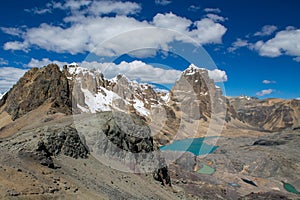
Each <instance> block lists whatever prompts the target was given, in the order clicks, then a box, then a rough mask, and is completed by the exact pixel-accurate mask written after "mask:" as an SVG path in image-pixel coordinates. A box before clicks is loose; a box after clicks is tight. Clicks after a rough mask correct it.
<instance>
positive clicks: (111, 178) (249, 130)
mask: <svg viewBox="0 0 300 200" xmlns="http://www.w3.org/2000/svg"><path fill="white" fill-rule="evenodd" d="M299 129H300V100H296V99H294V100H283V99H257V98H251V97H245V96H241V97H226V96H224V95H223V94H222V90H221V89H220V88H219V87H217V86H216V85H215V83H214V81H213V80H212V79H210V78H209V75H208V71H207V70H206V69H202V68H198V67H196V66H194V65H191V66H190V67H189V68H187V69H186V70H185V71H183V73H182V75H181V76H180V78H179V79H178V80H177V81H176V82H175V84H174V86H173V87H172V89H171V90H170V91H165V90H160V89H157V88H156V87H155V86H153V85H151V84H147V83H138V82H136V81H130V80H129V79H128V78H126V76H124V75H122V74H119V75H118V76H116V77H115V78H112V79H107V78H105V74H102V72H101V71H99V70H97V69H86V68H82V67H80V66H78V65H77V64H76V63H73V64H70V65H65V66H63V68H62V69H60V68H59V66H57V65H56V64H50V65H48V66H44V67H42V68H32V69H30V70H29V71H28V72H26V73H25V75H24V76H23V77H22V78H20V80H19V81H18V82H17V83H16V84H15V85H14V86H13V87H12V88H11V89H10V90H9V91H8V92H7V93H5V94H4V95H3V96H2V95H1V96H0V138H1V141H0V144H1V148H2V150H3V151H4V152H5V153H4V154H3V155H2V156H1V158H0V162H1V163H4V162H5V160H6V158H9V157H10V158H12V159H11V160H10V161H9V162H7V163H6V164H5V165H3V166H2V168H3V169H4V171H6V172H5V173H0V176H1V178H2V179H3V180H5V184H4V186H1V187H0V191H1V194H3V195H2V196H1V197H2V198H8V197H9V198H11V197H13V196H21V197H24V198H25V197H28V198H29V199H35V198H36V197H38V198H41V199H42V198H48V197H49V198H50V197H51V198H52V197H53V198H55V197H62V198H68V199H69V198H72V196H74V195H78V196H79V197H80V198H90V199H91V198H92V199H95V198H97V197H99V195H100V196H101V198H104V199H106V198H112V197H113V196H114V195H115V196H114V197H115V198H136V199H148V198H155V199H156V198H159V199H174V198H187V199H194V198H196V197H197V198H204V199H205V197H208V198H210V199H237V198H240V197H242V198H244V199H258V197H259V196H260V197H261V198H262V199H264V198H269V199H272V198H273V199H276V198H279V197H280V198H282V199H285V198H286V199H288V197H289V198H294V196H293V195H292V194H289V193H286V192H283V193H278V190H277V188H278V184H279V183H278V182H279V180H278V179H281V178H283V177H288V178H287V179H290V180H292V181H294V182H297V178H295V177H292V175H291V174H292V171H290V170H286V171H285V170H284V169H286V167H288V166H293V169H295V170H296V169H299V166H298V165H293V164H290V165H287V166H286V165H282V166H283V167H284V169H281V166H279V165H278V163H281V162H282V160H283V159H285V158H283V157H282V156H279V155H281V154H280V153H278V154H277V155H278V156H277V157H276V156H275V157H274V156H273V158H274V159H275V161H274V163H273V166H277V165H278V167H277V168H276V169H274V170H273V172H274V173H275V172H278V173H279V175H278V176H277V175H276V176H275V175H274V177H273V176H271V175H269V176H268V175H267V173H268V172H267V171H264V170H260V171H257V170H256V169H254V168H253V159H257V158H259V157H255V156H254V157H253V155H249V151H250V150H249V149H247V150H245V149H242V150H241V149H237V148H238V147H239V148H244V147H242V146H238V147H231V146H230V145H229V144H230V141H229V140H231V142H233V141H235V142H236V143H241V144H244V145H246V146H248V147H249V148H260V147H265V146H267V147H268V148H269V149H266V150H265V151H264V152H265V153H262V155H264V156H266V157H267V156H270V153H271V152H275V150H274V149H272V148H275V149H276V148H277V146H282V148H283V149H288V148H289V147H290V146H293V145H295V143H296V141H298V139H299V138H297V134H290V132H293V133H294V132H296V133H297V130H299ZM286 133H288V134H286ZM208 136H218V137H221V139H220V140H219V141H218V142H217V144H218V145H219V146H220V148H219V149H218V150H217V151H216V153H213V154H212V155H209V156H207V157H206V158H204V160H205V161H207V162H213V163H214V164H215V168H216V169H219V168H221V166H223V167H224V171H225V172H226V173H224V175H222V174H220V172H219V171H218V172H216V173H215V174H216V176H215V177H212V178H209V177H206V175H205V176H201V177H199V176H198V175H195V174H194V172H193V170H191V169H187V168H186V165H187V164H188V163H190V164H191V166H193V165H195V163H194V162H198V161H199V160H201V162H203V159H200V158H199V157H195V156H194V155H190V154H189V153H187V154H184V155H183V156H182V158H181V159H183V161H179V160H178V161H177V163H176V162H175V164H174V163H173V164H171V165H170V166H168V165H167V164H166V162H167V160H164V159H163V158H162V154H161V152H160V151H159V148H160V147H161V146H163V145H167V144H170V143H172V142H173V141H175V140H181V139H186V138H199V137H208ZM289 138H290V139H289ZM272 142H273V143H272ZM256 150H257V149H256ZM256 150H255V151H256ZM293 150H295V149H291V151H292V153H291V155H290V156H291V157H289V156H288V157H289V159H287V160H289V161H288V162H297V158H295V153H294V152H293ZM239 151H240V152H241V153H240V154H238V153H237V152H239ZM258 151H259V150H257V152H258ZM276 151H277V150H276ZM289 151H290V150H289ZM289 151H288V150H287V152H289ZM151 152H155V153H151ZM156 152H158V153H156ZM266 152H269V154H268V153H266ZM142 153H146V154H142ZM103 155H104V157H105V158H103V157H102V156H103ZM233 155H235V158H233ZM245 155H247V156H245ZM224 156H225V157H224ZM226 157H228V158H230V160H226ZM252 157H253V159H252ZM271 157H272V156H271ZM107 158H113V159H112V160H114V161H116V163H114V162H113V161H111V162H112V163H111V164H110V166H104V165H103V163H102V164H101V163H100V164H99V163H98V164H96V160H102V159H107ZM124 158H126V159H127V160H126V162H125V161H123V160H124ZM153 158H155V159H154V160H156V161H155V162H154V163H152V161H153ZM261 159H263V158H261ZM127 161H128V163H127ZM107 162H110V161H107ZM124 162H125V164H124ZM222 162H223V163H222ZM120 163H122V164H124V166H125V167H124V170H125V168H126V170H128V171H129V172H133V174H132V173H129V174H128V173H126V172H128V171H126V170H125V171H126V172H124V173H123V172H118V171H116V170H113V169H112V168H111V166H114V168H118V166H120ZM150 163H151V164H150ZM180 163H181V164H180ZM182 163H185V164H184V165H182ZM224 163H225V164H224ZM261 164H262V165H263V166H266V165H268V159H263V160H262V163H261ZM16 166H17V167H16ZM73 166H74V167H73ZM75 166H76V167H75ZM96 166H97V168H102V172H101V173H100V172H99V173H100V174H98V172H97V170H95V169H96ZM122 166H123V165H122ZM149 166H150V168H151V167H153V166H154V168H155V169H152V170H149V169H147V167H149ZM158 166H160V167H158ZM263 166H261V167H262V168H263ZM268 166H269V165H268ZM127 167H128V169H127ZM93 168H95V169H93ZM104 169H105V170H104ZM122 169H123V167H122ZM232 169H234V170H233V171H232ZM249 169H250V170H249ZM14 170H15V171H16V172H14ZM247 170H249V171H250V172H249V173H248V174H247V176H248V178H249V177H250V178H251V177H252V178H253V177H256V178H257V182H258V183H260V184H262V185H264V186H263V187H262V189H261V190H259V189H255V190H254V193H251V192H253V191H252V190H251V187H250V188H249V186H248V185H246V186H245V187H241V188H234V187H230V186H228V184H227V185H226V184H225V182H224V181H225V180H226V179H229V178H232V177H233V175H235V176H238V177H239V176H240V175H245V171H247ZM100 171H101V170H100ZM149 171H151V173H149ZM18 172H19V174H21V175H20V176H19V175H18ZM89 172H90V173H89ZM152 172H153V173H152ZM95 174H96V175H98V176H99V177H97V178H96V177H95ZM141 174H142V175H141ZM149 174H151V176H149ZM179 174H180V175H179ZM28 177H29V178H28ZM124 177H125V178H124ZM126 177H127V178H126ZM150 177H153V178H150ZM296 177H298V176H296ZM77 178H78V179H77ZM94 178H95V179H94ZM259 178H265V179H259ZM27 179H28V180H27ZM29 179H30V180H29ZM142 179H146V180H147V181H148V182H147V183H149V184H148V185H147V184H143V183H142V182H143V181H142ZM267 179H268V180H267ZM24 180H27V181H29V182H30V183H31V185H30V186H28V187H25V186H24V185H22V184H21V182H22V181H24ZM154 180H157V181H158V182H160V183H161V184H162V185H164V187H163V188H160V187H159V184H157V183H156V182H155V181H154ZM172 180H173V181H172ZM299 180H300V179H299ZM35 181H36V182H37V183H35ZM49 181H51V184H47V183H48V182H49ZM265 182H267V183H265ZM172 183H173V184H172ZM267 184H269V185H270V187H271V186H272V187H271V188H276V189H275V190H274V189H270V190H269V189H268V187H267V186H266V185H267ZM276 184H277V185H276ZM37 185H38V186H37ZM50 185H51V186H50ZM133 185H139V186H138V187H139V189H140V191H135V190H133V189H132V188H134V187H135V186H133ZM274 185H275V186H276V187H275V186H274ZM273 186H274V187H273ZM10 188H13V189H10ZM79 188H80V189H79ZM192 188H194V189H192ZM195 188H198V189H195ZM252 189H253V188H252ZM198 190H199V191H201V193H197V192H195V191H198ZM151 191H155V192H156V193H153V192H151ZM279 191H280V189H279ZM143 195H144V196H143Z"/></svg>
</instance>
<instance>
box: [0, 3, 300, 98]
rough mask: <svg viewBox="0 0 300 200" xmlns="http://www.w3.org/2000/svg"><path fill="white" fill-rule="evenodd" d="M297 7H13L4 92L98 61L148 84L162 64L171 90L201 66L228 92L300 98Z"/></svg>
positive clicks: (7, 7)
mask: <svg viewBox="0 0 300 200" xmlns="http://www.w3.org/2000/svg"><path fill="white" fill-rule="evenodd" d="M299 8H300V2H299V1H298V0H288V1H283V0H272V1H269V0H264V1H258V0H251V1H250V0H243V1H235V0H226V1H224V0H203V1H192V0H187V1H181V0H153V1H152V0H147V1H93V2H90V1H75V0H66V1H57V2H56V1H43V0H39V1H37V0H24V1H15V0H11V1H6V2H5V3H2V5H1V8H0V11H1V16H0V18H1V20H0V27H1V29H0V93H3V92H5V91H6V90H7V89H9V87H11V85H12V84H13V83H14V82H15V81H16V80H17V79H18V78H19V77H20V76H21V75H22V74H23V73H24V72H25V71H26V70H28V69H29V68H31V67H35V66H36V67H41V66H43V65H45V64H47V63H49V62H52V61H54V62H56V63H58V64H60V65H62V64H66V63H70V62H73V61H75V62H77V63H82V64H83V65H84V64H85V65H88V64H91V63H89V62H93V63H92V64H93V66H97V63H96V61H97V62H115V65H113V66H114V67H116V70H121V72H122V70H123V71H124V69H126V67H127V68H128V70H129V71H131V72H132V73H135V75H137V74H140V76H141V78H140V79H141V81H149V82H155V80H154V79H152V78H150V79H149V77H147V76H145V74H146V73H149V74H150V75H151V72H153V71H155V70H151V69H152V68H151V66H153V67H158V66H159V67H162V68H163V69H164V70H165V71H159V70H158V71H157V70H156V71H155V73H154V72H153V76H155V75H157V78H158V79H159V80H160V81H161V80H162V79H164V80H165V81H161V82H162V83H164V84H168V83H169V82H168V81H169V80H171V79H172V77H174V76H175V75H174V74H176V70H177V71H178V70H184V68H186V67H187V66H188V65H189V64H190V63H194V64H196V65H197V66H199V65H200V66H199V67H206V68H208V69H210V70H212V71H213V70H215V71H214V73H212V76H214V77H213V78H214V79H215V80H216V81H217V82H220V83H218V84H224V88H225V90H226V95H228V96H238V95H243V94H244V95H248V96H257V97H260V98H269V97H280V98H287V99H288V98H298V97H300V87H299V86H300V78H299V74H300V21H299V19H300V12H299ZM158 28H159V29H158ZM160 28H164V29H167V30H166V31H162V30H160ZM189 39H191V40H189ZM116 42H118V44H120V45H119V46H116ZM194 43H196V44H194ZM99 44H100V46H99ZM195 46H196V47H198V48H196V47H195ZM199 46H202V47H203V48H201V47H199ZM149 47H150V48H149ZM160 48H162V49H163V50H162V51H158V49H160ZM95 49H96V50H95ZM134 49H139V50H138V51H137V50H135V52H133V51H132V50H134ZM195 49H197V50H195ZM164 51H165V52H168V51H169V52H171V53H169V54H168V56H166V54H165V53H163V52H164ZM172 52H175V53H174V55H175V56H172ZM206 52H207V53H206ZM131 53H132V54H131ZM136 53H138V54H136ZM141 54H143V55H141ZM176 55H177V56H176ZM95 57H97V60H95V59H94V58H95ZM92 58H93V59H92ZM116 58H117V59H116ZM137 60H139V61H140V62H135V61H137ZM122 61H126V62H123V63H122V64H120V63H121V62H122ZM185 61H187V62H185ZM99 65H101V64H99ZM150 65H151V66H150ZM101 66H102V67H103V65H101ZM136 67H140V73H136V71H135V70H136ZM216 67H217V68H218V70H216V69H215V68H216ZM144 69H147V70H148V71H146V70H144ZM167 70H173V71H167ZM162 73H164V74H162ZM128 75H129V76H131V75H132V74H130V72H128ZM132 77H135V78H136V76H133V75H132ZM158 82H159V81H158Z"/></svg>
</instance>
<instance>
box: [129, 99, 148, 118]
mask: <svg viewBox="0 0 300 200" xmlns="http://www.w3.org/2000/svg"><path fill="white" fill-rule="evenodd" d="M133 107H134V108H135V110H136V111H138V112H139V113H140V114H141V115H144V116H149V115H150V112H149V110H148V109H146V108H145V105H144V102H142V101H141V100H139V99H135V100H134V104H133Z"/></svg>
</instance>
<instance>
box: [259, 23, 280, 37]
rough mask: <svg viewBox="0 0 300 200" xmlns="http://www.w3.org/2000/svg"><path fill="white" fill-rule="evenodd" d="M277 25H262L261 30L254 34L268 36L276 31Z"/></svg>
mask: <svg viewBox="0 0 300 200" xmlns="http://www.w3.org/2000/svg"><path fill="white" fill-rule="evenodd" d="M276 30H277V27H276V26H274V25H265V26H263V27H262V29H261V31H258V32H256V33H254V36H268V35H271V34H272V33H274V32H275V31H276Z"/></svg>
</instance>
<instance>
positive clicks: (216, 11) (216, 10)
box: [204, 8, 221, 13]
mask: <svg viewBox="0 0 300 200" xmlns="http://www.w3.org/2000/svg"><path fill="white" fill-rule="evenodd" d="M204 11H205V12H212V13H220V12H221V10H220V9H219V8H205V9H204Z"/></svg>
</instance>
